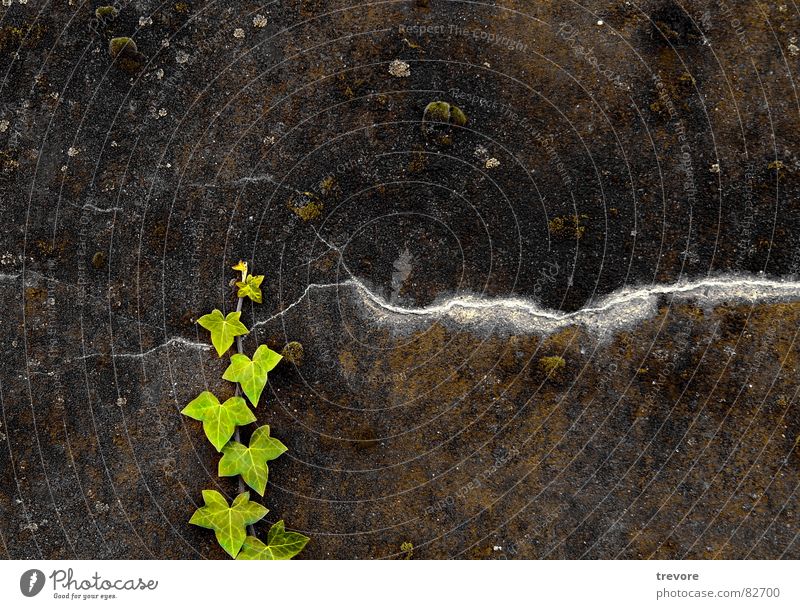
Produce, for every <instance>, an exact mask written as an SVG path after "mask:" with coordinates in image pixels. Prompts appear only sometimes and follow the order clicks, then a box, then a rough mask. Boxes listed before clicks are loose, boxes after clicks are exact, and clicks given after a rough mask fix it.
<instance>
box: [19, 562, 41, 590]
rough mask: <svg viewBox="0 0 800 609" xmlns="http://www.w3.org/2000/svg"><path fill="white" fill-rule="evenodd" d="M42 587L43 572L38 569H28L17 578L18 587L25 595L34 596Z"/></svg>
mask: <svg viewBox="0 0 800 609" xmlns="http://www.w3.org/2000/svg"><path fill="white" fill-rule="evenodd" d="M42 588H44V573H42V572H41V571H39V569H28V570H27V571H25V573H23V574H22V577H20V578H19V589H20V592H22V594H24V595H25V596H36V595H37V594H39V592H41V591H42Z"/></svg>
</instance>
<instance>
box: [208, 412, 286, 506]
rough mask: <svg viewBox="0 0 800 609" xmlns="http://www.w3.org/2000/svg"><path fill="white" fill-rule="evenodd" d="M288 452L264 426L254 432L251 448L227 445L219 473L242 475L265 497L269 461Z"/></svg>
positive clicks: (235, 443) (266, 426)
mask: <svg viewBox="0 0 800 609" xmlns="http://www.w3.org/2000/svg"><path fill="white" fill-rule="evenodd" d="M286 450H287V448H286V447H285V446H284V445H283V444H282V443H281V441H280V440H276V439H275V438H271V437H270V435H269V425H263V426H261V427H259V428H258V429H256V430H255V431H254V432H253V435H252V436H251V437H250V446H249V447H247V446H245V445H244V444H240V443H239V442H228V443H227V444H226V445H225V447H224V448H223V449H222V459H220V460H219V470H218V473H219V475H220V476H238V475H240V474H241V476H242V479H244V481H245V482H246V483H247V485H248V486H249V487H250V488H252V489H253V490H254V491H256V492H257V493H258V494H259V495H261V496H262V497H263V496H264V490H265V489H266V488H267V477H268V476H269V467H267V461H272V460H273V459H277V458H278V457H280V456H281V455H282V454H283V453H285V452H286Z"/></svg>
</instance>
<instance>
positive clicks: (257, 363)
mask: <svg viewBox="0 0 800 609" xmlns="http://www.w3.org/2000/svg"><path fill="white" fill-rule="evenodd" d="M281 359H283V356H282V355H281V354H280V353H276V352H275V351H273V350H272V349H270V348H269V347H267V346H266V345H261V346H260V347H259V348H258V349H256V352H255V353H254V354H253V359H252V360H251V359H250V358H249V357H247V356H246V355H242V354H240V353H237V354H235V355H233V356H231V365H230V366H228V369H227V370H225V373H224V374H223V375H222V378H224V379H225V380H226V381H232V382H234V383H239V384H240V385H241V386H242V391H244V394H245V395H246V396H247V397H248V398H249V399H250V402H251V403H252V404H253V406H258V400H259V398H260V397H261V392H262V391H263V390H264V386H265V385H266V384H267V373H268V372H269V371H270V370H272V369H273V368H274V367H275V366H277V365H278V362H279V361H281Z"/></svg>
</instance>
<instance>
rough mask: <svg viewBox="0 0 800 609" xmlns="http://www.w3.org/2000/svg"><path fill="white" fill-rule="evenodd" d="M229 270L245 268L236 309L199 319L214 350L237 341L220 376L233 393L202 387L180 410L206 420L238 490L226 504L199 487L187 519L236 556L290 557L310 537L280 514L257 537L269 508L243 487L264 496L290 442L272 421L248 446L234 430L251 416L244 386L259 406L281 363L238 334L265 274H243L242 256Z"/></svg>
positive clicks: (225, 472)
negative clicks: (278, 435) (198, 499)
mask: <svg viewBox="0 0 800 609" xmlns="http://www.w3.org/2000/svg"><path fill="white" fill-rule="evenodd" d="M233 270H235V271H239V272H241V274H242V280H241V281H237V282H236V287H237V288H238V291H237V297H238V300H237V302H236V311H233V312H231V313H228V314H227V315H223V314H222V312H221V311H219V310H217V309H214V310H213V311H212V312H211V313H209V314H208V315H203V316H202V317H201V318H200V319H198V320H197V323H199V324H200V325H201V326H202V327H203V328H205V329H206V330H208V331H209V332H211V344H213V345H214V349H216V351H217V356H218V357H222V356H223V355H225V353H227V351H228V350H229V349H230V348H231V347H232V346H233V343H234V340H235V341H236V353H235V354H233V355H232V356H231V358H230V359H231V363H230V365H229V366H228V368H227V369H226V370H225V372H224V374H223V375H222V378H223V379H225V380H226V381H230V382H232V383H235V384H236V390H235V394H234V396H233V397H230V398H228V399H227V400H225V401H224V402H220V401H219V399H218V398H217V396H215V395H214V394H213V393H211V392H210V391H203V392H202V393H201V394H200V395H199V396H197V397H196V398H195V399H193V400H192V401H191V402H189V404H187V406H186V408H184V409H183V410H182V411H181V412H182V414H185V415H186V416H187V417H190V418H192V419H195V420H196V421H201V422H202V423H203V431H204V432H205V434H206V437H207V438H208V440H209V442H211V444H212V445H213V446H214V448H215V449H216V450H217V452H220V453H222V458H221V459H220V461H219V467H218V474H219V475H220V476H238V477H239V494H238V495H237V496H236V498H235V499H234V500H233V503H231V504H228V501H227V500H226V499H225V497H224V496H223V495H222V494H221V493H219V492H217V491H215V490H205V491H203V501H204V503H205V505H203V506H202V507H200V508H198V509H197V510H195V512H194V514H193V515H192V517H191V519H190V520H189V523H190V524H194V525H197V526H199V527H203V528H206V529H211V530H212V531H214V533H215V535H216V537H217V542H218V543H219V545H220V546H221V547H222V549H223V550H225V551H226V552H227V553H228V554H229V555H230V556H231V557H232V558H235V559H237V560H288V559H290V558H292V557H294V556H296V555H297V554H299V553H300V551H302V549H303V548H304V547H305V545H306V544H307V543H308V537H306V536H305V535H301V534H300V533H295V532H293V531H287V530H286V528H285V527H284V524H283V520H279V521H278V522H276V523H275V524H274V525H272V527H271V528H270V530H269V532H268V533H267V541H266V543H264V542H263V541H261V540H260V539H259V538H258V537H257V536H256V534H255V529H254V527H253V525H254V524H255V523H256V522H258V521H259V520H261V519H262V518H264V516H265V515H266V514H267V512H268V511H269V510H267V508H265V507H264V506H263V505H261V504H260V503H257V502H255V501H250V492H249V491H246V490H245V485H247V486H249V487H250V488H251V489H253V490H254V491H255V492H256V493H258V494H259V495H260V496H262V497H263V496H264V492H265V491H266V488H267V477H268V475H269V466H268V465H267V463H268V462H269V461H272V460H273V459H277V458H278V457H279V456H281V455H282V454H283V453H284V452H286V450H287V448H286V446H284V445H283V443H282V442H281V441H280V440H277V439H275V438H273V437H272V436H270V433H269V425H262V426H261V427H259V428H257V429H256V430H254V431H253V433H252V434H251V435H250V440H249V442H248V444H247V446H245V445H244V444H242V442H241V437H240V433H239V427H240V426H243V425H250V424H251V423H254V422H255V421H256V416H255V415H254V414H253V411H252V410H250V407H249V406H248V404H247V401H246V400H245V398H244V397H242V393H244V395H245V396H246V397H247V400H249V401H250V404H252V407H253V408H256V407H257V406H258V402H259V400H260V399H261V392H262V391H263V390H264V387H265V386H266V384H267V375H268V373H269V372H270V371H271V370H272V369H273V368H275V366H277V365H278V362H280V361H281V359H282V356H281V355H280V354H279V353H276V352H275V351H273V350H272V349H270V348H269V347H267V346H266V345H260V346H259V347H258V348H257V349H256V350H255V353H254V354H253V358H252V359H251V358H249V357H248V356H247V355H245V354H244V349H243V348H242V337H243V336H245V335H246V334H248V333H249V330H248V329H247V327H245V325H244V324H243V323H242V322H241V320H240V318H241V316H242V305H243V304H244V300H245V298H249V299H250V300H252V301H253V302H257V303H260V302H261V301H262V294H261V283H262V282H263V281H264V276H263V275H250V274H248V272H247V263H246V262H243V261H239V263H238V264H236V265H235V266H234V267H233Z"/></svg>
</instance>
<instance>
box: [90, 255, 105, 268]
mask: <svg viewBox="0 0 800 609" xmlns="http://www.w3.org/2000/svg"><path fill="white" fill-rule="evenodd" d="M105 265H106V255H105V254H104V253H103V252H96V253H95V255H94V256H92V266H93V267H94V268H96V269H102V268H103V267H104V266H105Z"/></svg>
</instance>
